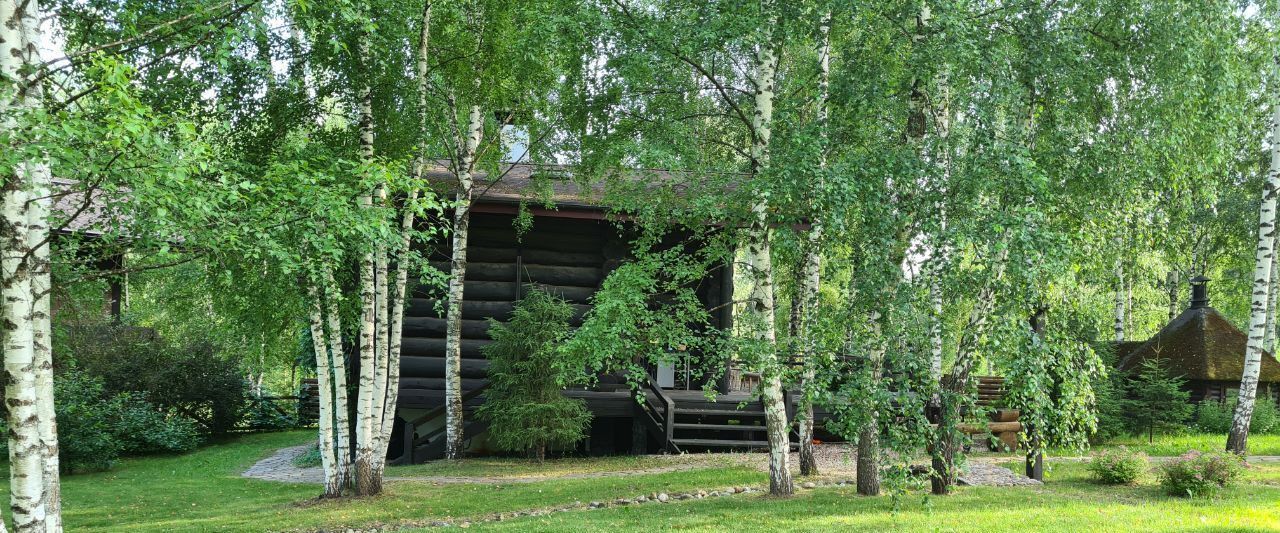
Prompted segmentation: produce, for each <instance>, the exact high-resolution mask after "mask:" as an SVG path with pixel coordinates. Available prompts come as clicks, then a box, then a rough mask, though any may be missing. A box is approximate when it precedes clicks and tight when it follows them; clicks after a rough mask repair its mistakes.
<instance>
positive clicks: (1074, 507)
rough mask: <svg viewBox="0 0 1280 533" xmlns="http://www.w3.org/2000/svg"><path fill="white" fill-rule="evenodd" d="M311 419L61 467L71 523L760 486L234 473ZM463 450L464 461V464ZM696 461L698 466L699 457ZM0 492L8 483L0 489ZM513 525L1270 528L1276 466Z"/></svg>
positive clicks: (1064, 471) (332, 516) (425, 516)
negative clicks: (320, 479)
mask: <svg viewBox="0 0 1280 533" xmlns="http://www.w3.org/2000/svg"><path fill="white" fill-rule="evenodd" d="M313 438H314V434H313V433H312V432H287V433H273V434H257V435H247V436H243V437H240V438H237V439H234V440H231V441H228V442H225V443H220V444H215V445H211V446H208V447H205V448H202V449H201V450H199V451H196V452H194V453H190V454H186V455H182V456H176V457H151V458H139V459H129V460H125V461H122V462H121V463H120V464H118V465H117V466H116V468H114V469H113V470H111V471H110V472H101V473H94V474H79V475H74V476H67V477H65V478H64V481H63V505H64V513H65V522H66V526H67V530H68V531H280V530H285V531H289V530H303V531H306V530H314V529H320V528H325V529H345V528H348V527H351V528H360V527H364V528H369V527H378V526H386V525H399V526H415V525H426V524H429V523H430V522H431V521H434V520H449V521H454V522H458V521H460V520H461V519H474V518H477V517H482V516H485V515H488V514H491V513H497V512H510V511H517V510H524V509H533V508H543V507H553V506H559V505H565V504H572V503H574V502H575V501H581V502H590V501H610V500H613V499H615V498H618V497H632V496H636V495H640V494H647V493H650V492H659V491H665V492H669V493H676V492H683V491H688V490H692V489H698V488H705V489H710V488H719V487H726V486H731V485H748V484H749V485H755V486H762V485H764V484H765V483H766V481H767V479H766V475H765V474H764V473H763V472H760V471H756V470H753V469H748V468H744V467H739V466H731V465H729V464H727V463H721V462H717V461H710V462H707V463H706V464H705V465H702V464H700V466H699V468H698V469H694V470H689V471H682V472H666V473H656V474H643V475H633V476H623V477H612V478H593V479H578V478H561V479H549V480H547V481H539V482H535V483H510V484H497V485H487V484H486V485H482V484H439V485H437V484H433V483H430V482H426V481H391V482H388V484H387V488H386V493H385V494H384V495H383V496H379V497H376V498H363V499H356V498H350V499H343V500H337V501H317V500H316V499H315V496H316V495H317V494H318V493H319V491H320V487H319V485H316V484H286V483H275V482H267V481H259V480H252V479H245V478H242V477H240V473H241V472H242V471H243V470H244V469H245V468H247V467H248V466H249V465H251V464H252V463H253V462H255V461H257V460H258V459H261V458H263V457H266V456H268V455H270V454H271V453H273V452H274V451H275V450H276V449H278V448H281V447H285V446H293V445H298V444H303V443H305V442H308V441H310V440H311V439H313ZM468 463H471V464H470V465H468ZM571 463H572V465H574V466H571ZM654 466H658V463H657V462H656V461H655V460H654V459H652V458H649V459H644V458H639V459H636V458H604V459H566V460H557V461H551V462H549V463H547V464H546V465H543V466H538V465H535V464H531V463H524V462H516V461H511V460H489V459H484V460H475V461H474V462H472V461H467V462H464V463H462V465H461V466H449V465H446V464H435V465H429V466H416V467H405V468H394V469H392V470H391V471H390V472H389V475H391V476H407V475H409V474H415V475H452V476H459V475H476V474H479V473H487V474H501V473H502V472H504V469H506V471H507V473H509V474H511V475H516V473H518V475H548V476H557V475H567V474H572V473H587V472H593V471H615V470H619V469H627V468H649V467H654ZM704 466H705V467H704ZM0 497H7V494H4V495H0ZM472 527H473V528H480V529H496V530H512V531H599V530H605V529H613V530H617V531H650V530H671V529H681V530H691V531H724V530H735V531H767V530H778V529H789V530H796V531H816V530H884V531H984V532H987V531H1027V530H1043V531H1080V530H1090V531H1204V530H1210V531H1276V530H1280V465H1276V466H1263V467H1256V468H1254V469H1251V470H1249V472H1248V473H1247V474H1246V476H1245V480H1244V482H1243V483H1242V484H1241V486H1239V487H1236V488H1233V489H1230V490H1228V491H1225V492H1224V493H1223V494H1222V496H1220V497H1219V498H1216V499H1212V500H1185V499H1181V498H1171V497H1168V496H1165V495H1163V494H1162V493H1161V492H1160V490H1159V487H1158V486H1156V485H1155V482H1154V480H1148V481H1147V482H1146V483H1145V484H1142V485H1139V486H1135V487H1103V486H1098V485H1095V484H1093V483H1091V482H1089V481H1088V480H1087V474H1086V470H1085V467H1084V465H1083V464H1080V463H1071V462H1061V463H1056V462H1051V463H1050V470H1049V473H1048V485H1046V486H1045V487H1044V488H1040V489H1025V488H960V489H958V490H957V494H956V495H954V496H950V497H945V498H934V497H929V496H927V495H925V494H924V493H923V492H912V493H909V494H906V495H904V496H901V497H898V498H891V497H880V498H863V497H858V496H856V495H855V494H853V492H852V489H851V488H850V489H844V488H820V489H817V490H805V491H801V493H800V494H799V495H797V496H796V497H794V498H791V499H786V500H778V499H773V498H768V497H765V496H761V495H755V494H753V495H740V496H735V497H732V498H714V499H706V500H690V501H682V502H673V503H668V504H646V505H635V506H628V507H620V508H610V509H604V510H594V511H585V510H584V511H570V512H564V513H556V514H553V515H550V516H547V517H538V518H526V519H520V520H514V521H504V522H492V523H478V522H477V523H473V524H472Z"/></svg>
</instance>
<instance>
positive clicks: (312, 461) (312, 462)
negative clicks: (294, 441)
mask: <svg viewBox="0 0 1280 533" xmlns="http://www.w3.org/2000/svg"><path fill="white" fill-rule="evenodd" d="M321 464H323V458H321V457H320V445H319V444H312V445H311V447H310V448H307V451H305V452H302V453H300V454H298V455H297V456H296V457H294V458H293V466H296V467H298V468H312V467H316V466H320V465H321Z"/></svg>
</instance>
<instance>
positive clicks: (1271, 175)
mask: <svg viewBox="0 0 1280 533" xmlns="http://www.w3.org/2000/svg"><path fill="white" fill-rule="evenodd" d="M1276 61H1277V65H1276V73H1277V75H1276V76H1273V79H1280V57H1278V58H1276ZM1274 97H1275V95H1273V98H1274ZM1272 106H1273V110H1272V115H1271V128H1272V130H1271V169H1270V170H1269V171H1268V172H1267V181H1266V183H1265V184H1264V185H1263V188H1262V205H1261V206H1260V208H1259V209H1258V249H1257V252H1256V253H1255V254H1254V267H1253V297H1252V298H1251V300H1250V305H1249V341H1248V344H1246V345H1245V351H1244V373H1243V375H1242V376H1241V378H1240V392H1239V395H1238V396H1237V400H1236V411H1235V415H1234V416H1233V417H1232V419H1231V431H1230V433H1228V434H1227V451H1229V452H1233V453H1236V454H1238V455H1245V454H1246V453H1247V452H1248V451H1249V422H1250V420H1252V419H1253V408H1254V400H1255V398H1256V396H1257V392H1258V373H1259V372H1260V371H1261V369H1262V342H1263V340H1264V337H1265V333H1264V331H1263V329H1264V328H1266V321H1267V317H1266V315H1267V301H1268V299H1269V298H1268V296H1269V295H1268V289H1270V287H1271V276H1272V272H1271V264H1272V261H1273V257H1272V256H1273V255H1274V254H1275V250H1274V248H1273V244H1274V243H1275V237H1276V235H1275V233H1276V191H1277V188H1280V99H1277V100H1276V101H1274V102H1273V103H1272Z"/></svg>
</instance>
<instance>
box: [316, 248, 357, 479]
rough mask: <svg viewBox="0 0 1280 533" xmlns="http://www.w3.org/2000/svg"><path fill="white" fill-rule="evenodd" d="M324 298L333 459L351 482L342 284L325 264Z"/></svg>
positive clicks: (341, 474)
mask: <svg viewBox="0 0 1280 533" xmlns="http://www.w3.org/2000/svg"><path fill="white" fill-rule="evenodd" d="M323 274H324V282H325V287H324V302H325V314H326V315H327V316H326V319H325V320H326V322H328V325H329V354H330V356H331V357H332V358H333V425H334V428H333V430H334V441H333V446H334V450H335V451H334V460H335V461H336V462H337V465H338V486H339V487H342V489H343V490H345V489H346V488H348V487H350V486H351V483H352V477H353V475H352V472H351V468H352V465H351V408H350V406H349V404H348V403H347V389H348V385H347V363H346V359H347V353H346V350H345V349H344V348H343V342H342V315H340V314H338V312H339V311H338V294H339V292H338V291H339V287H338V284H337V283H336V282H334V280H333V271H332V270H329V269H328V268H325V270H324V272H323Z"/></svg>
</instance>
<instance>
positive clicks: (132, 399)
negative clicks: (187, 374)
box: [59, 392, 201, 455]
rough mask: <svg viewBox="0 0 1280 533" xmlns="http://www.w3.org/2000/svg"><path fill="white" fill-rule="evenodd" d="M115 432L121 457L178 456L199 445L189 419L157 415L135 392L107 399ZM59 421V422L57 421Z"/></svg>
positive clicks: (156, 410) (196, 429) (198, 432)
mask: <svg viewBox="0 0 1280 533" xmlns="http://www.w3.org/2000/svg"><path fill="white" fill-rule="evenodd" d="M111 403H112V404H113V405H112V408H113V411H114V413H111V414H113V415H114V416H115V417H116V421H115V427H114V430H115V433H116V436H117V439H118V440H119V441H120V444H121V446H122V450H121V451H122V453H124V454H125V455H144V454H152V453H182V452H189V451H191V450H194V449H196V446H199V445H200V440H201V439H200V431H199V428H198V427H197V425H196V423H195V421H194V420H191V419H190V418H187V417H184V416H179V415H174V414H171V413H164V412H161V411H160V410H159V409H156V407H155V406H154V405H151V404H150V403H148V402H147V401H146V400H145V399H143V397H142V395H141V394H138V393H127V392H126V393H121V394H120V395H118V396H116V397H115V398H113V399H112V400H111ZM59 422H61V420H59Z"/></svg>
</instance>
